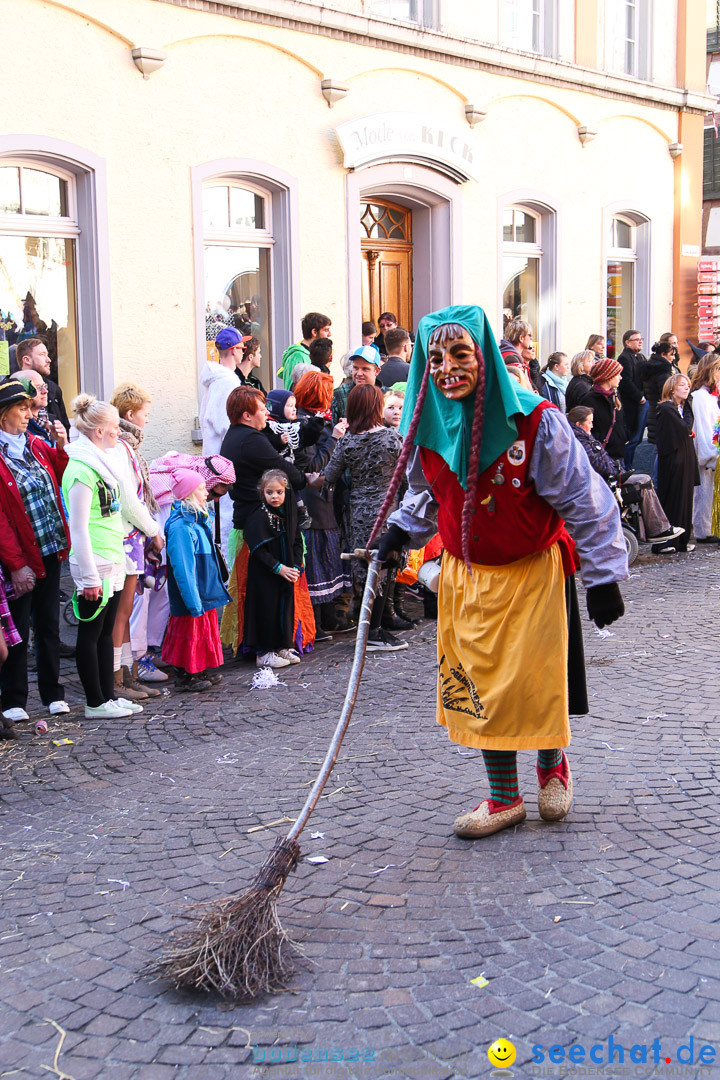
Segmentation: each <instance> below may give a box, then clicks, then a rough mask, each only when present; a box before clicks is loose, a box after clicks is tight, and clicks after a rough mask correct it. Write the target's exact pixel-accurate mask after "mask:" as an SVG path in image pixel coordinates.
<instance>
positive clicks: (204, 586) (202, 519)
mask: <svg viewBox="0 0 720 1080" xmlns="http://www.w3.org/2000/svg"><path fill="white" fill-rule="evenodd" d="M211 520H212V519H211V518H210V517H208V516H205V515H204V514H199V513H195V512H194V511H192V510H189V509H188V508H187V507H185V506H183V504H182V503H180V502H174V503H173V507H172V510H171V511H170V517H169V518H168V520H167V525H166V526H165V537H166V541H167V561H168V598H169V600H170V614H171V615H193V616H194V617H196V618H197V617H198V616H200V615H202V614H203V613H204V612H205V611H211V610H212V609H213V608H220V607H225V605H226V604H229V603H230V599H231V597H230V593H229V592H228V591H227V589H226V588H225V586H224V585H223V583H222V579H221V577H220V568H219V566H218V560H217V555H216V553H215V545H214V543H213V536H212V531H211Z"/></svg>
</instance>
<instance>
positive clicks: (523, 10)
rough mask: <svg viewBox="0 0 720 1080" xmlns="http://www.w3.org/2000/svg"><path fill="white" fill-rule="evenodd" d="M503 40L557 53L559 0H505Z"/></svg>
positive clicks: (510, 44) (525, 48)
mask: <svg viewBox="0 0 720 1080" xmlns="http://www.w3.org/2000/svg"><path fill="white" fill-rule="evenodd" d="M500 17H501V21H500V41H501V44H502V45H505V46H507V47H509V48H511V49H521V50H522V51H523V52H534V53H540V54H541V55H544V56H555V55H556V52H557V47H556V39H557V25H556V24H557V16H556V0H503V3H502V4H501V5H500Z"/></svg>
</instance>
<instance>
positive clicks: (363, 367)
mask: <svg viewBox="0 0 720 1080" xmlns="http://www.w3.org/2000/svg"><path fill="white" fill-rule="evenodd" d="M350 361H351V363H352V385H349V384H348V383H347V380H346V382H344V383H343V384H342V386H339V387H338V388H337V390H336V391H335V393H334V394H333V401H332V418H333V422H334V423H337V421H338V420H341V419H342V418H343V417H344V416H345V411H346V408H347V400H348V394H349V393H350V390H351V389H352V387H353V386H374V385H375V380H376V379H377V377H378V372H379V371H380V353H379V352H378V351H377V349H376V348H375V346H374V345H362V346H361V347H360V348H359V349H356V350H355V352H353V353H350Z"/></svg>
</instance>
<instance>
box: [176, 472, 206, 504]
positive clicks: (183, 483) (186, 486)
mask: <svg viewBox="0 0 720 1080" xmlns="http://www.w3.org/2000/svg"><path fill="white" fill-rule="evenodd" d="M172 481H173V485H172V490H173V495H174V496H175V498H176V499H187V497H188V495H192V493H193V491H195V490H196V489H197V488H199V487H200V485H201V484H203V483H205V481H204V480H203V478H202V476H200V474H199V473H196V472H195V470H194V469H176V470H175V472H174V473H173V474H172Z"/></svg>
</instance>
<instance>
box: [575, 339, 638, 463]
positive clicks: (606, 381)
mask: <svg viewBox="0 0 720 1080" xmlns="http://www.w3.org/2000/svg"><path fill="white" fill-rule="evenodd" d="M622 371H623V369H622V367H621V365H620V364H619V363H618V361H617V360H607V359H606V360H596V361H595V363H594V364H593V366H592V368H591V369H590V378H591V379H592V383H593V385H592V388H591V390H590V391H589V393H588V394H587V395H586V396H585V397H584V398H583V405H587V407H588V408H590V409H592V410H593V413H594V420H593V429H592V433H593V436H594V437H595V438H596V439H597V440H598V442H599V443H601V444H602V446H603V449H605V450H607V452H608V454H609V455H610V457H611V458H614V459H615V460H616V461H618V462H620V461H622V460H623V458H624V456H625V447H626V445H627V433H626V429H625V419H624V415H623V413H624V410H623V408H622V405H621V403H620V401H619V399H618V396H617V388H618V386H619V384H620V379H621V378H622Z"/></svg>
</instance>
